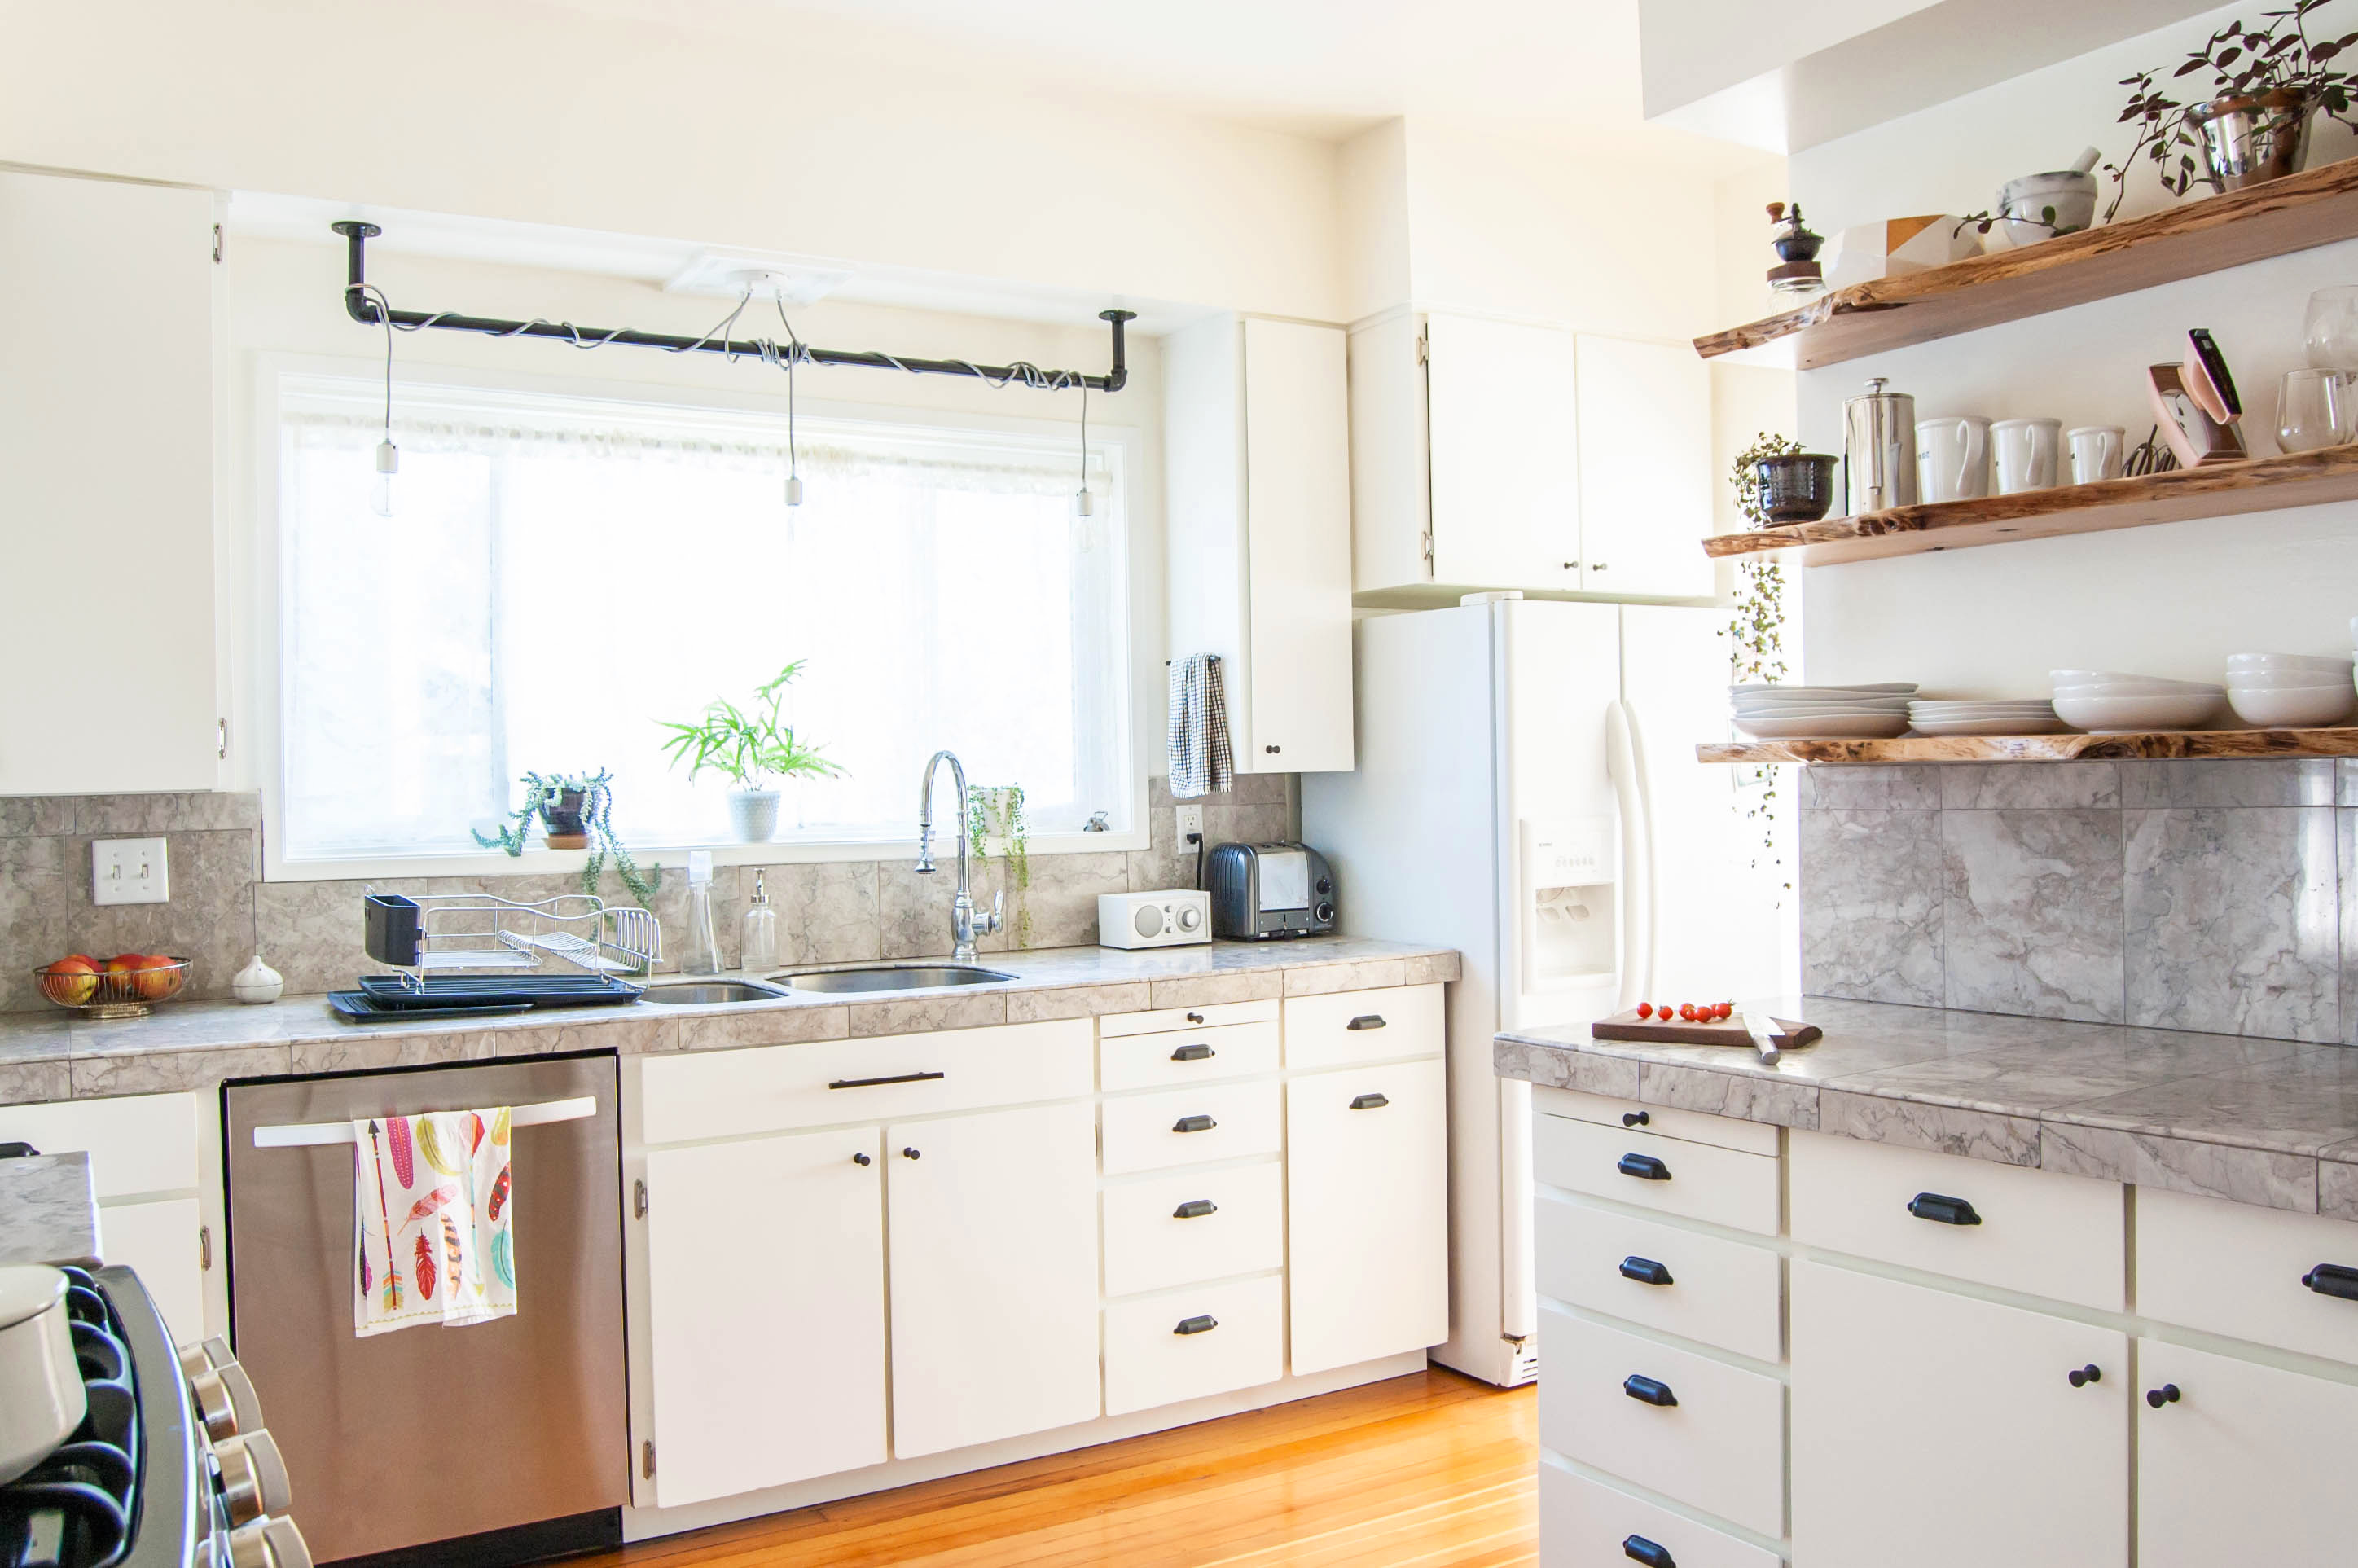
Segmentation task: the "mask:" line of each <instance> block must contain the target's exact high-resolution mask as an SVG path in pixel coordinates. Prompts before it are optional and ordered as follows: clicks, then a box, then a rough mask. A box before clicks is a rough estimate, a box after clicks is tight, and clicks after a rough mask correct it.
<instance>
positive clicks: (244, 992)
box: [229, 953, 287, 1007]
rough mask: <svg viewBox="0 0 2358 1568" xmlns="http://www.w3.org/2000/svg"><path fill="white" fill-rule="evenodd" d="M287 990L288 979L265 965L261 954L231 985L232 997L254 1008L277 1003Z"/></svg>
mask: <svg viewBox="0 0 2358 1568" xmlns="http://www.w3.org/2000/svg"><path fill="white" fill-rule="evenodd" d="M286 990H287V977H286V976H284V975H282V974H280V973H279V972H278V971H277V970H276V969H274V968H271V967H270V966H269V965H267V964H265V963H264V962H263V961H262V955H261V954H259V953H256V954H255V955H254V957H253V959H252V960H251V961H249V962H248V963H247V964H246V966H245V968H243V969H240V970H239V971H238V972H237V976H236V978H235V979H233V980H231V981H230V983H229V994H230V995H232V996H233V997H235V998H237V1000H240V1001H242V1002H245V1003H248V1004H249V1005H252V1006H254V1007H260V1006H262V1005H263V1004H264V1003H265V1002H273V1001H276V1000H278V999H279V997H280V996H282V995H284V994H285V993H286Z"/></svg>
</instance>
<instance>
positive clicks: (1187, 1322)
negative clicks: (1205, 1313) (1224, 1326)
mask: <svg viewBox="0 0 2358 1568" xmlns="http://www.w3.org/2000/svg"><path fill="white" fill-rule="evenodd" d="M1219 1326H1220V1320H1219V1319H1218V1318H1216V1317H1186V1318H1181V1319H1180V1320H1179V1326H1178V1327H1176V1328H1174V1329H1173V1330H1172V1331H1171V1332H1172V1333H1174V1334H1209V1333H1211V1332H1212V1330H1214V1329H1216V1328H1217V1327H1219Z"/></svg>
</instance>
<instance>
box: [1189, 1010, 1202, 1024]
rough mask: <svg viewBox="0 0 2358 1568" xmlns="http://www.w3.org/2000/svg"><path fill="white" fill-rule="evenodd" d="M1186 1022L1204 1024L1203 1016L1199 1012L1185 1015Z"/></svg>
mask: <svg viewBox="0 0 2358 1568" xmlns="http://www.w3.org/2000/svg"><path fill="white" fill-rule="evenodd" d="M1187 1022H1190V1023H1201V1022H1204V1015H1203V1014H1202V1013H1200V1012H1191V1013H1189V1014H1188V1015H1187Z"/></svg>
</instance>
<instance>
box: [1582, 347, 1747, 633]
mask: <svg viewBox="0 0 2358 1568" xmlns="http://www.w3.org/2000/svg"><path fill="white" fill-rule="evenodd" d="M1579 360H1580V395H1579V403H1580V536H1581V568H1582V573H1581V586H1582V587H1584V588H1585V589H1588V591H1590V592H1591V593H1611V594H1625V595H1631V596H1643V597H1646V598H1661V599H1701V598H1704V597H1706V596H1708V595H1709V594H1710V593H1711V591H1712V581H1713V577H1714V572H1713V568H1712V564H1711V559H1710V557H1707V556H1705V555H1704V553H1703V550H1702V549H1701V547H1700V544H1701V541H1702V539H1703V536H1704V535H1706V534H1708V533H1710V532H1711V487H1712V472H1711V367H1710V366H1708V365H1706V364H1704V362H1703V361H1702V360H1700V359H1698V358H1697V357H1696V356H1695V352H1694V351H1693V349H1690V348H1688V347H1686V346H1685V345H1683V344H1676V345H1674V344H1669V343H1639V342H1633V341H1629V340H1628V339H1626V338H1596V337H1590V336H1587V335H1585V334H1584V335H1583V336H1582V337H1581V339H1580V351H1579Z"/></svg>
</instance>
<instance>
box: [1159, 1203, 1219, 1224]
mask: <svg viewBox="0 0 2358 1568" xmlns="http://www.w3.org/2000/svg"><path fill="white" fill-rule="evenodd" d="M1219 1212H1220V1206H1219V1205H1217V1204H1216V1203H1214V1202H1213V1201H1212V1200H1211V1199H1209V1198H1189V1199H1188V1200H1187V1201H1186V1202H1185V1203H1183V1204H1181V1205H1180V1206H1178V1207H1177V1208H1174V1209H1173V1210H1172V1211H1171V1217H1172V1218H1174V1219H1202V1218H1203V1217H1206V1215H1214V1214H1217V1213H1219Z"/></svg>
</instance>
